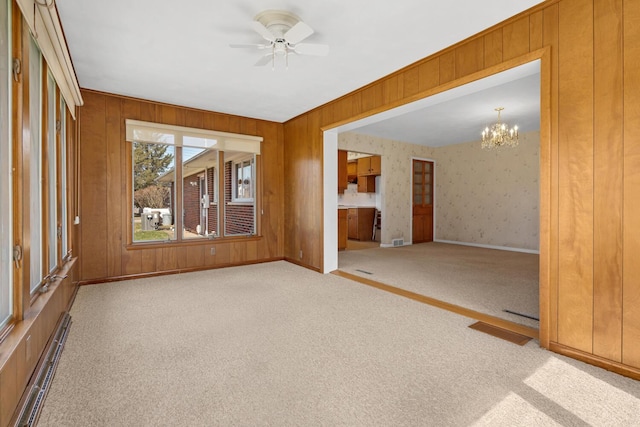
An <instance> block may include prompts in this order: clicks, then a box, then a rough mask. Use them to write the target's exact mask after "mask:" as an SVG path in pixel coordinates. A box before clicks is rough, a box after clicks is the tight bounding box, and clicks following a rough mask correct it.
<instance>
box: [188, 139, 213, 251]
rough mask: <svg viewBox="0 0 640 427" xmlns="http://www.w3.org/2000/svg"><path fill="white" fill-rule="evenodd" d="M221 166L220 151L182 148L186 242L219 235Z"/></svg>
mask: <svg viewBox="0 0 640 427" xmlns="http://www.w3.org/2000/svg"><path fill="white" fill-rule="evenodd" d="M198 146H201V145H200V144H198ZM217 165H218V152H217V151H216V150H205V149H202V148H194V147H184V148H183V149H182V175H183V179H182V206H183V216H182V218H183V228H184V230H183V234H182V237H183V238H184V239H193V238H199V237H205V236H207V237H208V236H217V235H218V232H217V231H218V230H217V227H218V206H217V203H215V194H216V191H215V185H216V182H217V181H218V179H217V176H216V170H217Z"/></svg>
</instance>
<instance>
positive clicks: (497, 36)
mask: <svg viewBox="0 0 640 427" xmlns="http://www.w3.org/2000/svg"><path fill="white" fill-rule="evenodd" d="M483 39H484V66H485V67H491V66H494V65H496V64H499V63H501V62H502V28H498V29H496V30H494V31H492V32H490V33H489V34H487V35H486V36H484V37H483Z"/></svg>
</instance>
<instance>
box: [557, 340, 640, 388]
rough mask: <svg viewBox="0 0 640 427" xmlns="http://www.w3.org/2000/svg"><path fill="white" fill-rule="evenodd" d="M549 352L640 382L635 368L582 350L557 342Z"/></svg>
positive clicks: (639, 370) (638, 370)
mask: <svg viewBox="0 0 640 427" xmlns="http://www.w3.org/2000/svg"><path fill="white" fill-rule="evenodd" d="M549 350H551V351H553V352H555V353H558V354H562V355H563V356H568V357H571V358H573V359H578V360H580V361H581V362H585V363H588V364H590V365H594V366H597V367H599V368H603V369H606V370H607V371H611V372H615V373H616V374H620V375H624V376H625V377H630V378H633V379H635V380H640V369H638V368H634V367H633V366H629V365H625V364H623V363H619V362H614V361H611V360H609V359H605V358H604V357H600V356H596V355H594V354H589V353H585V352H583V351H580V350H576V349H574V348H571V347H567V346H566V345H562V344H559V343H557V342H551V343H550V344H549Z"/></svg>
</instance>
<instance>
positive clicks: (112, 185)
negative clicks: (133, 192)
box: [102, 98, 127, 276]
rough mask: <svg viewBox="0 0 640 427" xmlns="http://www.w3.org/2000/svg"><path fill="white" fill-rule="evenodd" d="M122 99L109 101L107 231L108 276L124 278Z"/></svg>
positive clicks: (104, 219) (107, 102)
mask: <svg viewBox="0 0 640 427" xmlns="http://www.w3.org/2000/svg"><path fill="white" fill-rule="evenodd" d="M121 108H122V107H121V103H120V100H119V99H116V98H107V99H106V133H107V134H106V140H107V141H106V142H107V146H106V149H107V171H108V172H107V193H106V197H107V204H106V206H105V209H104V216H103V218H102V219H103V221H104V226H106V227H107V235H108V236H109V239H108V240H107V252H106V254H105V255H106V258H107V275H108V276H119V275H121V274H122V263H121V254H122V237H123V231H126V230H124V229H123V222H122V221H123V215H122V214H121V212H122V206H123V203H124V204H125V205H126V201H125V200H123V197H122V195H123V194H126V193H127V192H126V186H125V182H123V179H122V178H123V170H122V164H123V162H122V156H123V154H124V153H123V152H122V151H123V144H122V136H123V135H124V132H123V130H122V129H121V122H122V120H120V112H121Z"/></svg>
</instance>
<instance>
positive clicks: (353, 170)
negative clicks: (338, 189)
mask: <svg viewBox="0 0 640 427" xmlns="http://www.w3.org/2000/svg"><path fill="white" fill-rule="evenodd" d="M357 178H358V161H357V160H353V161H350V162H349V163H347V181H349V182H356V179H357Z"/></svg>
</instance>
